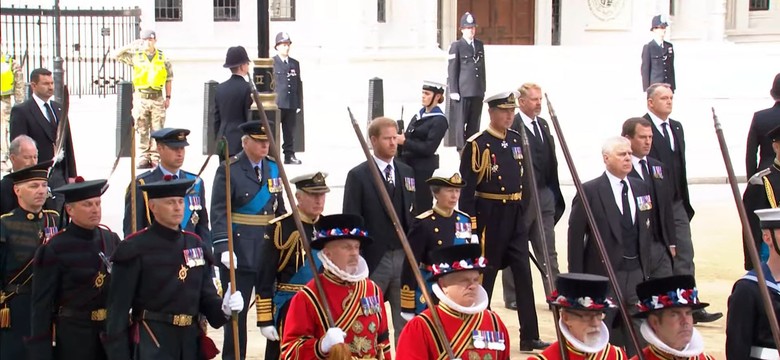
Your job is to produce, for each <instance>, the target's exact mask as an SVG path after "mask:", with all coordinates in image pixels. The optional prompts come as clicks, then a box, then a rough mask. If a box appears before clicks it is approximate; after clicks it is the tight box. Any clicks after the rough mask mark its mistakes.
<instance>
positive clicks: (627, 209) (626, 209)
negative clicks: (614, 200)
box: [620, 180, 634, 225]
mask: <svg viewBox="0 0 780 360" xmlns="http://www.w3.org/2000/svg"><path fill="white" fill-rule="evenodd" d="M620 183H621V184H623V192H622V198H623V199H622V200H623V221H625V222H626V224H631V225H633V224H634V217H633V216H631V206H630V205H629V203H628V184H626V181H625V180H620Z"/></svg>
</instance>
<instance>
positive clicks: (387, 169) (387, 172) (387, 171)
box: [385, 164, 395, 188]
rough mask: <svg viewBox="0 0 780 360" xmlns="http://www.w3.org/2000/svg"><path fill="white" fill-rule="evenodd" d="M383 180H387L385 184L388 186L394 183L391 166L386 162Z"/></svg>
mask: <svg viewBox="0 0 780 360" xmlns="http://www.w3.org/2000/svg"><path fill="white" fill-rule="evenodd" d="M385 180H387V184H388V185H390V187H391V188H392V187H395V183H393V166H392V165H390V164H387V166H386V167H385Z"/></svg>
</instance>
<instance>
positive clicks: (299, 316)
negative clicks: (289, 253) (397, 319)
mask: <svg viewBox="0 0 780 360" xmlns="http://www.w3.org/2000/svg"><path fill="white" fill-rule="evenodd" d="M314 226H315V235H314V239H313V240H312V242H311V248H312V250H321V251H320V252H319V253H318V254H317V255H316V256H317V257H318V258H319V259H320V260H321V261H322V265H323V268H324V271H323V273H322V274H319V275H317V276H319V278H320V280H321V282H322V287H323V290H324V291H325V293H324V294H320V293H318V292H317V289H316V287H315V286H314V280H311V281H309V283H308V284H306V286H305V287H304V288H302V289H301V290H300V291H299V292H298V293H297V294H295V296H293V298H292V300H291V302H290V309H289V311H288V312H287V320H286V326H285V328H284V335H283V336H282V358H283V359H285V360H308V359H315V358H316V359H325V358H331V359H332V358H336V359H342V358H343V357H341V356H343V355H345V354H344V353H347V354H349V353H351V355H352V358H353V359H384V360H390V359H391V355H390V334H389V333H388V330H387V318H386V317H385V314H386V312H385V301H384V297H383V296H382V290H381V289H380V288H379V287H378V286H377V284H375V283H374V282H373V281H371V280H369V279H368V265H366V261H365V260H364V259H363V257H361V256H360V249H361V248H362V247H363V246H364V245H367V244H369V243H371V241H372V239H371V238H370V237H368V234H367V233H366V231H365V230H364V228H363V218H361V217H360V216H358V215H350V214H339V215H330V216H322V217H320V220H319V221H317V223H316V224H314ZM320 296H327V301H328V304H329V305H330V309H329V310H330V313H331V314H332V315H333V319H334V321H336V323H335V324H328V322H327V320H326V316H325V309H324V308H323V305H322V302H321V301H320ZM330 325H332V327H331V326H330ZM346 344H349V347H348V350H347V349H345V347H346ZM335 348H339V349H335ZM331 351H333V352H334V353H333V354H331ZM336 354H339V356H336ZM329 356H330V357H329ZM346 358H349V356H347V357H346Z"/></svg>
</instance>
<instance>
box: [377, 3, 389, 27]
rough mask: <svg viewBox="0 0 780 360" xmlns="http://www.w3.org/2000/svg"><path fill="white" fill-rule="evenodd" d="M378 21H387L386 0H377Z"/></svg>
mask: <svg viewBox="0 0 780 360" xmlns="http://www.w3.org/2000/svg"><path fill="white" fill-rule="evenodd" d="M376 22H381V23H383V22H387V1H386V0H376Z"/></svg>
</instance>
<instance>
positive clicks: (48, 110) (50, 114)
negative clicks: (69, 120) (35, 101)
mask: <svg viewBox="0 0 780 360" xmlns="http://www.w3.org/2000/svg"><path fill="white" fill-rule="evenodd" d="M43 107H45V108H46V116H48V117H49V122H50V123H51V124H52V125H54V126H57V117H56V116H54V111H52V110H51V106H49V103H47V102H45V103H43Z"/></svg>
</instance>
